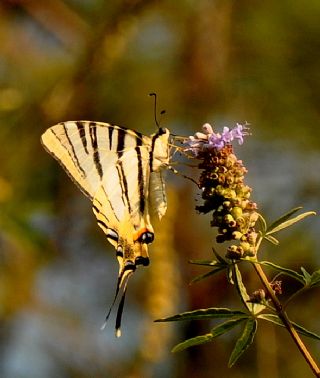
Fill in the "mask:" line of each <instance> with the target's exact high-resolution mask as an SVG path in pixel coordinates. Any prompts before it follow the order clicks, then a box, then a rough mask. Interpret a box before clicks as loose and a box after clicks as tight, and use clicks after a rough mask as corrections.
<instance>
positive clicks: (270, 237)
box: [263, 235, 279, 245]
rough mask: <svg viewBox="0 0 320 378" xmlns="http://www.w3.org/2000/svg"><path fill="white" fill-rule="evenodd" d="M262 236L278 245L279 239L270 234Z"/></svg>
mask: <svg viewBox="0 0 320 378" xmlns="http://www.w3.org/2000/svg"><path fill="white" fill-rule="evenodd" d="M263 238H264V239H265V240H268V241H269V242H270V243H272V244H274V245H279V240H278V239H276V238H275V237H274V236H272V235H265V236H264V237H263Z"/></svg>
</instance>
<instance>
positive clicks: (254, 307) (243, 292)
mask: <svg viewBox="0 0 320 378" xmlns="http://www.w3.org/2000/svg"><path fill="white" fill-rule="evenodd" d="M234 277H235V280H234V282H235V285H236V288H237V290H238V293H239V294H240V297H241V300H242V303H243V304H244V305H245V307H246V308H247V310H248V311H250V313H252V314H258V313H259V312H261V311H263V310H264V309H265V308H266V306H264V305H262V304H260V303H251V302H249V301H250V296H249V295H248V293H247V289H246V287H245V286H244V284H243V281H242V276H241V272H240V270H239V268H238V265H237V264H235V265H234Z"/></svg>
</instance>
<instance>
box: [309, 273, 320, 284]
mask: <svg viewBox="0 0 320 378" xmlns="http://www.w3.org/2000/svg"><path fill="white" fill-rule="evenodd" d="M309 285H310V287H315V286H320V269H319V270H316V271H315V272H313V273H312V275H311V279H310V283H309Z"/></svg>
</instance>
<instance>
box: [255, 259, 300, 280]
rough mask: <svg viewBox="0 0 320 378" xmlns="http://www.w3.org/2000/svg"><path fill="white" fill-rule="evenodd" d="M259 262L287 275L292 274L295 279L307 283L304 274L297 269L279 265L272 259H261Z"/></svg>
mask: <svg viewBox="0 0 320 378" xmlns="http://www.w3.org/2000/svg"><path fill="white" fill-rule="evenodd" d="M259 264H261V265H264V266H269V267H271V268H273V269H275V270H277V271H278V272H281V273H283V274H285V275H287V276H290V277H292V278H294V279H295V280H297V281H299V282H301V283H302V284H303V285H305V283H306V280H305V278H304V276H303V275H302V274H299V273H297V272H296V271H295V270H292V269H288V268H284V267H282V266H280V265H277V264H274V263H272V262H270V261H260V262H259Z"/></svg>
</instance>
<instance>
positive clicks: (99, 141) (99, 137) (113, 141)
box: [41, 121, 143, 198]
mask: <svg viewBox="0 0 320 378" xmlns="http://www.w3.org/2000/svg"><path fill="white" fill-rule="evenodd" d="M142 138H143V137H142V135H141V134H140V133H137V132H135V131H133V130H128V129H125V128H122V127H119V126H111V125H109V124H107V123H102V122H90V121H74V122H73V121H69V122H61V123H59V124H57V125H55V126H53V127H51V128H50V129H48V130H47V131H46V132H45V133H44V134H43V135H42V138H41V140H42V144H43V145H44V147H45V148H46V149H47V150H48V152H49V153H51V154H52V155H53V156H54V157H55V158H56V159H57V160H58V161H59V163H60V164H61V165H62V166H63V167H64V168H65V170H66V171H67V173H68V174H69V175H70V176H71V178H72V179H73V180H74V181H75V183H76V184H77V185H78V186H79V187H80V189H81V190H82V191H83V192H84V193H85V194H86V195H88V196H89V197H90V198H93V197H94V194H95V192H96V191H97V189H98V188H99V186H100V185H101V181H102V177H103V176H104V172H105V171H106V170H107V169H108V167H110V166H114V165H115V163H116V161H117V160H118V159H119V156H121V155H122V154H123V151H124V150H125V149H128V148H134V147H135V146H136V145H139V144H142V142H143V141H142Z"/></svg>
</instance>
